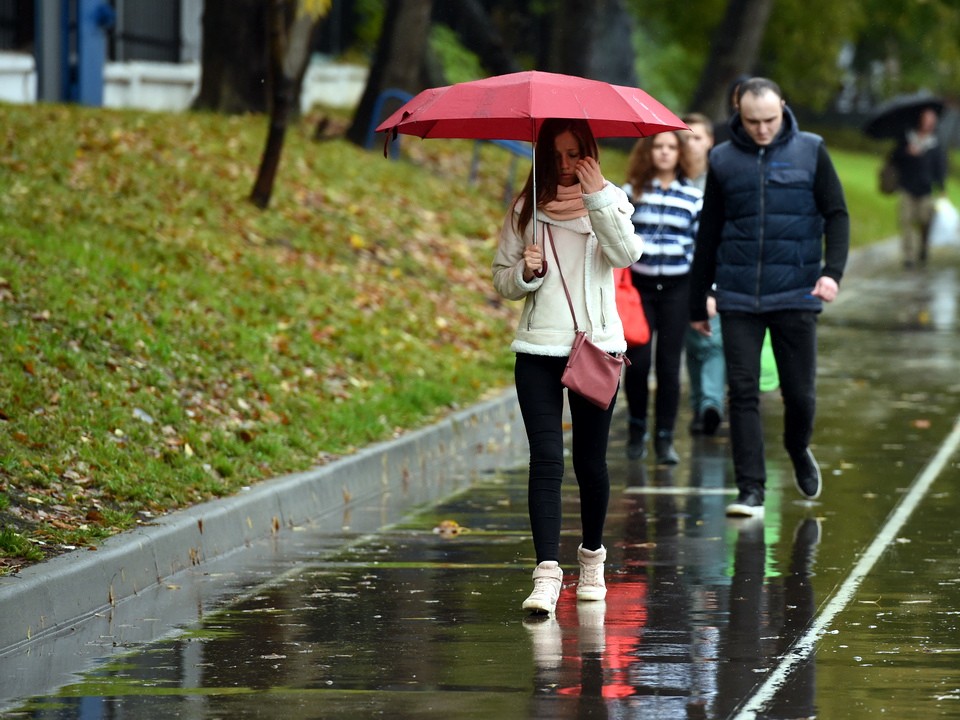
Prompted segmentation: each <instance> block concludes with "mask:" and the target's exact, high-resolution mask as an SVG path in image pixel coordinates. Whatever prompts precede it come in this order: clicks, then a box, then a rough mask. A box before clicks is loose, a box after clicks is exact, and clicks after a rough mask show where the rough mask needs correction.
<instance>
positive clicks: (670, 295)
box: [624, 272, 690, 432]
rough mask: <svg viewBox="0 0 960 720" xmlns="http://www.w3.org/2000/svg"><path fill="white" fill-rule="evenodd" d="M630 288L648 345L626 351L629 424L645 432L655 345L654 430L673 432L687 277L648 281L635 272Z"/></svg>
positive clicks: (687, 303)
mask: <svg viewBox="0 0 960 720" xmlns="http://www.w3.org/2000/svg"><path fill="white" fill-rule="evenodd" d="M633 284H634V285H635V286H636V287H637V289H638V290H639V291H640V300H641V301H642V302H643V312H644V314H645V315H646V316H647V324H648V325H649V326H650V342H648V343H646V344H645V345H638V346H635V347H632V348H630V349H629V350H627V357H628V358H630V362H631V363H632V365H630V367H628V368H627V372H626V375H625V378H624V383H625V387H626V391H627V403H628V405H629V408H630V422H632V423H634V424H635V425H640V426H642V427H643V428H644V429H646V428H647V403H648V398H649V395H650V390H649V386H648V383H649V375H650V367H651V365H653V363H654V358H653V353H654V345H656V360H655V362H656V372H657V397H656V402H655V409H654V418H655V422H656V429H657V430H667V431H669V432H673V427H674V425H675V424H676V422H677V410H678V408H679V407H680V358H681V355H682V353H683V338H684V336H685V335H686V332H687V327H688V326H689V324H690V320H689V318H690V309H689V308H690V298H689V296H690V276H689V275H680V276H678V277H663V276H658V277H651V276H647V275H640V274H639V273H636V272H635V273H633Z"/></svg>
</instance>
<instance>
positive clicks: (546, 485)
mask: <svg viewBox="0 0 960 720" xmlns="http://www.w3.org/2000/svg"><path fill="white" fill-rule="evenodd" d="M566 364H567V358H565V357H547V356H544V355H528V354H526V353H518V354H517V362H516V366H515V368H514V377H515V379H516V384H517V398H518V400H519V403H520V413H521V415H522V416H523V424H524V426H525V428H526V431H527V440H528V442H529V444H530V480H529V484H528V490H527V504H528V508H529V512H530V528H531V530H532V531H533V546H534V549H535V550H536V553H537V563H538V564H539V563H541V562H544V561H545V560H556V561H559V559H560V526H561V520H562V517H563V513H562V510H561V498H560V485H561V483H562V481H563V467H564V461H563V385H561V384H560V376H561V375H562V374H563V369H564V367H566ZM615 404H616V398H614V402H613V403H611V405H610V407H609V408H608V409H606V410H601V409H600V408H598V407H597V406H596V405H594V404H593V403H591V402H590V401H588V400H584V399H583V398H582V397H580V396H579V395H577V394H576V393H574V392H571V393H569V405H570V419H571V422H572V424H573V429H572V435H573V441H572V444H573V453H572V454H573V472H574V474H575V475H576V478H577V485H579V487H580V522H581V525H582V527H583V540H582V542H583V547H584V548H586V549H587V550H597V549H598V548H599V547H600V545H601V544H602V537H603V525H604V522H605V521H606V518H607V504H608V503H609V501H610V476H609V475H608V474H607V440H608V437H609V433H610V420H611V418H612V417H613V409H614V405H615Z"/></svg>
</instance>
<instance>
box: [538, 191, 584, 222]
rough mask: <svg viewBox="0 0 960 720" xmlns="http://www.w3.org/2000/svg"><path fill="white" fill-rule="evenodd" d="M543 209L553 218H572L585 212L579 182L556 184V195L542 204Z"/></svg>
mask: <svg viewBox="0 0 960 720" xmlns="http://www.w3.org/2000/svg"><path fill="white" fill-rule="evenodd" d="M543 211H544V212H545V213H546V214H547V215H549V216H550V217H552V218H553V219H554V220H573V219H574V218H578V217H583V216H584V215H586V214H587V208H586V206H585V205H584V204H583V192H582V191H581V190H580V183H576V184H575V185H570V186H569V187H567V186H565V185H558V186H557V197H556V198H555V199H553V200H551V201H550V202H548V203H547V204H546V205H544V206H543Z"/></svg>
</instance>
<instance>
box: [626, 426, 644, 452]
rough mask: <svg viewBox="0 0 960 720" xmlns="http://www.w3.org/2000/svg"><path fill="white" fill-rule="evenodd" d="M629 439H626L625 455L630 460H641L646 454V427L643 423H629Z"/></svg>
mask: <svg viewBox="0 0 960 720" xmlns="http://www.w3.org/2000/svg"><path fill="white" fill-rule="evenodd" d="M629 429H630V439H629V440H628V441H627V457H628V458H630V459H631V460H643V459H644V458H645V457H646V456H647V429H646V428H645V427H644V426H643V425H637V424H636V423H630V425H629Z"/></svg>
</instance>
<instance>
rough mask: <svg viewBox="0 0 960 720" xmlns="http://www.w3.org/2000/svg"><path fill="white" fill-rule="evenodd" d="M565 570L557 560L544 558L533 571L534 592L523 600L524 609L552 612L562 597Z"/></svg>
mask: <svg viewBox="0 0 960 720" xmlns="http://www.w3.org/2000/svg"><path fill="white" fill-rule="evenodd" d="M562 582H563V571H562V570H561V569H560V565H559V563H557V561H556V560H544V561H543V562H542V563H540V564H539V565H537V567H536V569H534V571H533V592H532V593H530V597H528V598H527V599H526V600H524V601H523V609H524V610H532V611H533V612H536V613H548V614H549V613H552V612H553V611H554V610H556V608H557V600H559V599H560V587H561V585H562Z"/></svg>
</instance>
